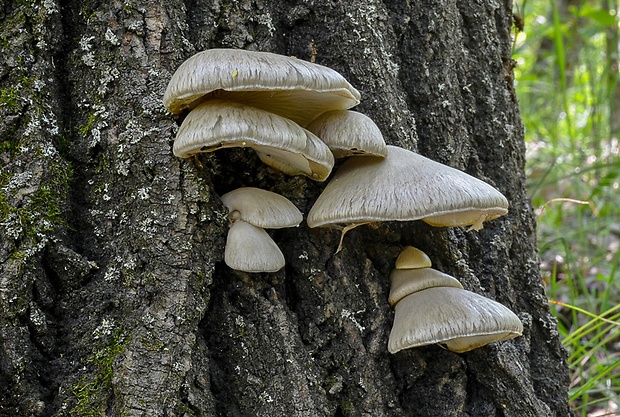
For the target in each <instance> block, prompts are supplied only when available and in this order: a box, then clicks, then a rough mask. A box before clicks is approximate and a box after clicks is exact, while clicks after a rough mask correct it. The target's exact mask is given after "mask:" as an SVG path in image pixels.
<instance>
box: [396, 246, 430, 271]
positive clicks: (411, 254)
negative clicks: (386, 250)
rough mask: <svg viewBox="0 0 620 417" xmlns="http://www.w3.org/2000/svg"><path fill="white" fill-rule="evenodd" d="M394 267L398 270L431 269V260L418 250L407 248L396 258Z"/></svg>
mask: <svg viewBox="0 0 620 417" xmlns="http://www.w3.org/2000/svg"><path fill="white" fill-rule="evenodd" d="M394 266H395V268H396V269H418V268H430V267H431V258H429V257H428V255H427V254H425V253H424V252H422V251H421V250H420V249H418V248H415V247H413V246H406V247H405V249H403V251H402V252H401V253H400V254H399V255H398V258H396V264H395V265H394Z"/></svg>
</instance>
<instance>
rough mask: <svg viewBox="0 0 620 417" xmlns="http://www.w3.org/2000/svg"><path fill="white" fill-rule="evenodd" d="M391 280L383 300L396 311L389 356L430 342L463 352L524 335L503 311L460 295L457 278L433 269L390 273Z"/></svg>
mask: <svg viewBox="0 0 620 417" xmlns="http://www.w3.org/2000/svg"><path fill="white" fill-rule="evenodd" d="M413 249H415V248H413ZM406 251H407V252H411V249H409V248H408V249H406ZM418 251H419V250H418ZM419 252H420V253H423V252H422V251H419ZM416 256H419V254H417V253H416ZM423 264H426V262H425V261H424V262H423ZM390 281H391V287H390V295H389V300H388V301H389V303H390V305H391V306H393V307H394V310H395V313H394V324H393V326H392V330H391V332H390V337H389V340H388V351H389V352H390V353H396V352H398V351H400V350H402V349H408V348H413V347H417V346H423V345H430V344H434V343H439V344H440V345H442V346H444V347H445V348H447V349H448V350H451V351H454V352H466V351H468V350H472V349H475V348H478V347H480V346H484V345H486V344H488V343H491V342H496V341H500V340H505V339H510V338H513V337H517V336H520V335H521V333H522V332H523V325H522V324H521V321H520V320H519V318H518V317H517V316H516V315H515V314H514V313H513V312H512V311H510V310H509V309H508V308H507V307H505V306H504V305H502V304H500V303H498V302H497V301H493V300H491V299H489V298H486V297H483V296H481V295H478V294H476V293H473V292H471V291H467V290H464V289H463V286H462V285H461V283H460V282H459V281H458V280H457V279H456V278H454V277H452V276H450V275H448V274H444V273H443V272H440V271H437V270H435V269H433V268H430V267H418V268H415V269H394V270H392V273H391V274H390Z"/></svg>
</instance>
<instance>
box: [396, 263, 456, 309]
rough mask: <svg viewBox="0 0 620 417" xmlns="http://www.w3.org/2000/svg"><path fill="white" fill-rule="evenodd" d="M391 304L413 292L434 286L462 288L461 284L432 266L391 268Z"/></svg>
mask: <svg viewBox="0 0 620 417" xmlns="http://www.w3.org/2000/svg"><path fill="white" fill-rule="evenodd" d="M390 282H391V285H390V296H389V299H388V302H389V303H390V305H391V306H394V305H396V304H397V303H398V302H399V301H400V300H402V299H403V298H405V297H406V296H408V295H410V294H413V293H415V292H419V291H424V290H426V289H428V288H434V287H453V288H461V289H462V288H463V285H461V283H460V282H459V281H458V280H457V279H456V278H454V277H453V276H451V275H448V274H444V273H443V272H441V271H438V270H436V269H433V268H421V269H393V270H392V272H391V273H390Z"/></svg>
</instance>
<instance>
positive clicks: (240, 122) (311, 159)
mask: <svg viewBox="0 0 620 417" xmlns="http://www.w3.org/2000/svg"><path fill="white" fill-rule="evenodd" d="M232 147H250V148H253V149H254V150H255V151H256V152H257V154H258V156H259V157H260V158H261V160H262V161H263V162H264V163H266V164H267V165H269V166H271V167H272V168H274V169H277V170H279V171H282V172H284V173H285V174H289V175H306V176H308V177H310V178H312V179H315V180H317V181H325V179H327V177H328V176H329V174H330V173H331V170H332V168H333V166H334V156H333V155H332V153H331V151H330V150H329V148H328V147H327V145H325V144H324V143H323V142H322V141H321V140H320V139H319V138H317V137H316V136H315V135H314V134H312V133H311V132H309V131H307V130H305V129H304V128H302V127H300V126H299V125H297V124H296V123H294V122H292V121H291V120H288V119H285V118H284V117H281V116H278V115H277V114H273V113H269V112H267V111H265V110H261V109H257V108H254V107H251V106H247V105H245V104H242V103H236V102H233V101H224V100H219V99H213V100H208V101H205V102H203V103H201V104H199V105H198V106H196V108H194V109H193V110H192V111H191V112H190V113H189V114H188V115H187V117H186V118H185V119H184V120H183V123H182V124H181V127H180V128H179V131H178V132H177V136H176V139H175V141H174V146H173V152H174V154H175V155H176V156H178V157H180V158H188V157H190V156H192V155H195V154H197V153H200V152H213V151H216V150H218V149H222V148H232Z"/></svg>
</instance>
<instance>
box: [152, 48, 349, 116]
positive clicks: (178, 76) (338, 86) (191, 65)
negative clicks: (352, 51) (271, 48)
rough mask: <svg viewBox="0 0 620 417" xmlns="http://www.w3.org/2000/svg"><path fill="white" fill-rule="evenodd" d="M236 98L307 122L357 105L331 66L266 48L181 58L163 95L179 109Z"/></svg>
mask: <svg viewBox="0 0 620 417" xmlns="http://www.w3.org/2000/svg"><path fill="white" fill-rule="evenodd" d="M205 96H207V97H206V98H211V97H219V98H224V99H227V100H234V101H239V102H242V103H245V104H248V105H250V106H254V107H258V108H261V109H264V110H267V111H269V112H272V113H276V114H279V115H280V116H283V117H286V118H288V119H291V120H293V121H295V122H296V123H298V124H300V125H301V126H305V125H307V124H308V123H309V122H310V121H311V120H312V119H314V118H316V116H318V115H319V114H321V113H323V112H325V111H328V110H336V109H348V108H351V107H353V106H356V105H357V104H359V99H360V94H359V92H358V91H357V90H356V89H355V88H353V87H352V86H351V84H349V83H348V82H347V80H346V79H345V78H344V77H343V76H342V75H340V74H339V73H338V72H336V71H334V70H332V69H331V68H327V67H324V66H322V65H318V64H314V63H311V62H307V61H303V60H300V59H297V58H293V57H287V56H283V55H277V54H273V53H269V52H255V51H245V50H234V49H209V50H206V51H203V52H199V53H197V54H195V55H194V56H192V57H190V58H189V59H187V60H186V61H185V62H183V63H182V64H181V65H180V66H179V68H178V69H177V70H176V72H175V73H174V74H173V76H172V78H171V80H170V82H169V84H168V87H167V89H166V92H165V94H164V105H165V106H166V108H167V109H168V110H170V111H171V112H172V113H175V114H178V113H181V112H182V111H183V110H185V109H190V110H191V109H192V108H193V107H195V106H196V104H197V102H199V101H200V100H203V99H205Z"/></svg>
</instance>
